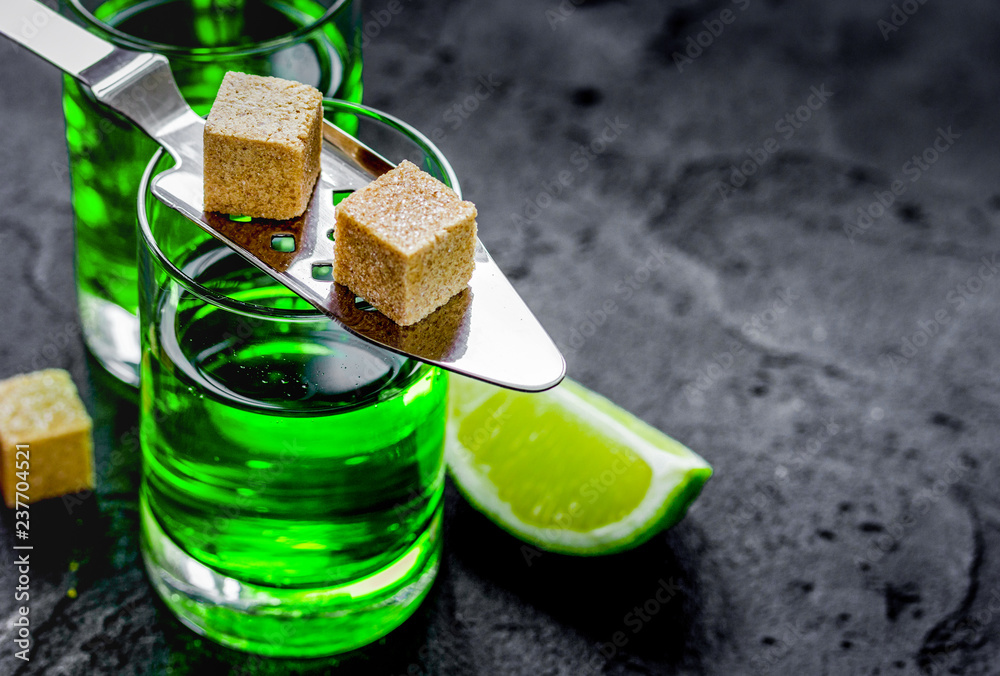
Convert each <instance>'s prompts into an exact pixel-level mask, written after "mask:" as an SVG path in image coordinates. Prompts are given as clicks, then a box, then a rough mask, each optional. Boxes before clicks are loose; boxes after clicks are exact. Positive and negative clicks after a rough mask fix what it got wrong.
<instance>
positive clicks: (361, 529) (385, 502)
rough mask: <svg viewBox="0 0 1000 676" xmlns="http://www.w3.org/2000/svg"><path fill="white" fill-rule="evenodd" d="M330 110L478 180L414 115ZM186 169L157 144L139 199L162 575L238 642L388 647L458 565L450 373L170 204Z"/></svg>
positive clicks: (194, 621) (173, 599)
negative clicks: (349, 317) (173, 176)
mask: <svg viewBox="0 0 1000 676" xmlns="http://www.w3.org/2000/svg"><path fill="white" fill-rule="evenodd" d="M325 106H326V113H327V116H328V117H330V116H336V118H337V119H338V120H344V119H349V120H351V121H353V122H354V126H355V127H356V129H357V134H358V136H359V137H360V138H361V140H362V141H364V142H366V143H368V144H369V145H370V146H371V147H373V148H374V149H375V150H376V151H378V152H380V153H381V154H382V155H383V156H385V157H387V158H388V159H390V160H393V161H399V160H401V159H403V158H406V159H409V160H410V161H412V162H414V163H415V164H417V165H418V166H422V167H423V168H424V169H425V170H426V171H428V172H430V173H431V174H432V175H435V176H436V177H437V178H439V179H440V180H442V181H443V182H445V183H447V184H449V185H451V186H452V187H453V188H455V189H456V191H458V190H459V187H458V184H457V180H456V179H455V177H454V174H453V173H452V170H451V168H450V166H449V165H448V163H447V161H446V160H445V159H444V158H443V157H442V156H441V155H440V154H439V153H438V151H437V150H436V149H435V148H433V146H432V145H431V144H430V143H429V142H427V141H426V139H424V138H423V137H422V136H420V134H419V133H418V132H416V131H415V130H413V129H412V128H410V127H408V126H407V125H405V124H404V123H401V122H399V121H397V120H394V119H393V118H390V117H388V116H385V115H384V114H382V113H378V112H376V111H372V110H370V109H367V108H364V107H361V106H359V105H356V104H351V103H346V102H332V101H328V102H326V103H325ZM171 164H172V160H171V159H170V158H169V157H168V156H165V155H164V154H163V153H162V152H158V153H157V154H156V156H155V157H154V158H153V160H152V162H150V164H149V166H148V168H147V170H146V173H145V175H144V176H143V179H142V182H141V184H140V187H139V203H138V222H139V238H140V251H139V268H140V280H139V296H140V299H139V306H140V318H141V333H142V378H141V387H140V399H141V422H140V428H141V434H140V437H141V443H142V452H143V481H142V489H141V495H140V508H141V523H142V552H143V557H144V560H145V563H146V567H147V571H148V573H149V576H150V579H151V581H152V583H153V585H154V587H155V588H156V590H157V591H158V592H159V594H160V596H161V597H162V598H163V600H164V601H165V602H166V604H167V605H168V606H169V607H170V608H171V609H172V610H173V612H174V613H175V614H176V615H177V616H178V617H179V618H180V619H181V621H183V622H184V623H185V624H187V625H188V626H190V627H191V628H193V629H194V630H195V631H197V632H199V633H202V634H204V635H207V636H209V637H211V638H213V639H215V640H217V641H220V642H222V643H224V644H227V645H229V646H232V647H235V648H239V649H243V650H248V651H252V652H257V653H261V654H266V655H274V656H296V657H306V656H318V655H327V654H333V653H338V652H343V651H347V650H351V649H353V648H357V647H360V646H362V645H365V644H367V643H370V642H372V641H373V640H375V639H377V638H379V637H381V636H383V635H385V634H386V633H388V632H389V631H391V630H392V629H393V628H395V627H396V626H398V625H399V624H400V623H402V622H403V621H404V620H405V619H406V618H407V617H408V616H409V615H410V614H412V613H413V612H414V611H415V610H416V608H417V606H418V605H419V603H420V601H421V600H422V599H423V598H424V596H425V595H426V594H427V593H428V590H429V588H430V586H431V583H432V582H433V580H434V577H435V574H436V572H437V569H438V563H439V559H440V547H441V514H442V493H443V485H444V484H443V482H444V465H443V458H442V453H443V443H444V425H445V403H446V394H447V379H446V374H445V372H443V371H441V370H439V369H437V368H434V367H431V366H428V365H426V364H422V363H420V362H417V361H414V360H412V359H409V358H406V357H403V356H400V355H398V354H395V353H392V352H388V351H386V350H383V349H381V348H378V347H375V346H373V345H370V344H368V343H366V342H364V341H362V340H360V339H358V338H355V337H353V336H351V335H350V334H348V333H347V332H346V331H345V330H343V329H342V328H340V327H339V325H337V324H335V323H334V322H332V321H331V320H329V319H328V318H327V317H326V316H325V315H323V314H321V313H319V312H318V311H316V310H315V309H313V308H312V307H311V306H310V305H308V304H307V303H306V302H305V301H303V300H301V299H300V298H299V297H298V296H296V295H294V294H293V293H292V292H291V291H289V290H288V289H287V288H285V287H283V286H280V285H278V284H277V283H276V282H275V281H274V280H273V279H272V278H271V277H269V276H267V275H266V274H264V273H263V272H261V271H260V270H258V269H257V268H256V267H254V266H252V265H251V264H249V263H247V262H246V261H245V260H243V259H242V258H241V257H240V256H239V255H237V254H236V253H234V252H232V251H231V250H230V249H228V248H227V247H226V246H225V245H223V244H222V243H221V242H219V241H217V240H215V239H213V238H212V237H210V236H209V235H207V234H206V233H205V232H204V231H202V230H201V229H200V228H199V227H198V226H196V225H194V224H193V223H191V222H189V221H187V220H186V219H185V218H184V217H183V216H181V215H180V214H178V213H176V212H174V211H172V210H171V209H169V208H167V207H166V206H164V205H163V204H161V203H160V202H159V201H158V200H156V199H155V198H153V197H152V195H151V193H150V192H149V182H150V180H151V179H152V177H154V176H155V175H157V174H158V173H159V172H161V171H164V170H166V169H168V168H169V167H170V166H171ZM245 227H248V228H254V227H270V228H275V227H277V231H280V223H279V224H277V225H275V224H274V222H270V225H269V224H261V223H255V222H250V223H246V225H245ZM277 231H276V232H277ZM272 242H274V247H275V249H276V250H279V251H285V250H286V249H287V248H288V247H286V246H284V243H283V242H282V241H281V237H275V238H274V239H272ZM296 245H298V244H296Z"/></svg>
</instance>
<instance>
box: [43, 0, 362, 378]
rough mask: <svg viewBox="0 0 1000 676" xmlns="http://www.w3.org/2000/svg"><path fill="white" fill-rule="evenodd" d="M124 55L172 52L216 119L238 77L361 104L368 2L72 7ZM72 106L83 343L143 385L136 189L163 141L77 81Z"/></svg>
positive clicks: (125, 2)
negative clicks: (231, 74) (216, 108)
mask: <svg viewBox="0 0 1000 676" xmlns="http://www.w3.org/2000/svg"><path fill="white" fill-rule="evenodd" d="M61 2H63V4H64V7H65V13H66V14H68V15H69V16H71V17H72V18H74V19H75V20H77V21H78V22H80V23H81V24H82V25H83V26H84V27H86V28H88V29H89V30H91V31H92V32H94V33H96V34H97V35H99V36H100V37H102V38H104V39H105V40H108V41H109V42H112V43H114V44H116V45H118V46H120V47H124V48H127V49H133V50H139V51H152V52H158V53H161V54H164V55H166V56H167V58H168V59H170V66H171V69H172V71H173V74H174V79H175V80H176V81H177V84H178V86H179V87H180V89H181V92H182V93H183V94H184V97H185V98H186V99H187V101H188V103H189V104H191V106H192V107H193V108H194V109H195V111H196V112H198V113H200V114H207V113H208V111H209V109H210V108H211V105H212V101H214V99H215V95H216V93H217V92H218V89H219V84H220V83H221V82H222V78H223V76H224V75H225V74H226V72H227V71H230V70H235V71H241V72H245V73H253V74H256V75H272V76H275V77H282V78H286V79H290V80H297V81H299V82H303V83H305V84H309V85H312V86H314V87H316V88H317V89H319V90H320V91H321V92H323V93H324V95H326V96H333V97H337V98H340V99H345V100H348V101H356V102H360V101H361V31H360V20H361V17H360V12H361V8H360V1H359V0H61ZM63 109H64V113H65V117H66V141H67V146H68V149H69V169H70V184H71V190H72V201H73V212H74V220H75V231H76V278H77V290H78V296H79V298H78V300H79V305H80V317H81V322H82V325H83V336H84V339H85V341H86V343H87V346H88V347H89V348H90V350H91V352H92V353H93V354H94V355H95V356H96V357H97V359H98V361H100V362H101V363H102V364H103V365H104V366H105V368H107V369H108V370H109V371H110V372H111V373H113V374H114V375H115V376H116V377H118V378H119V379H120V380H123V381H125V382H127V383H130V384H132V385H138V377H139V330H138V319H137V316H136V314H137V308H138V298H137V296H136V258H135V256H136V237H135V187H136V185H138V183H139V179H140V178H141V176H142V171H143V169H144V167H145V166H146V162H147V161H148V160H149V156H150V155H151V154H152V153H153V151H155V150H156V148H157V146H156V144H155V143H154V142H153V141H152V140H150V139H149V138H148V137H147V136H146V135H145V134H143V133H142V132H141V131H139V130H138V129H137V128H136V127H134V126H133V125H132V124H131V123H130V122H129V121H128V120H126V119H125V118H123V117H122V116H121V115H119V114H117V113H116V112H114V111H112V110H110V109H109V108H107V107H106V106H104V105H102V104H100V103H98V102H97V101H96V100H95V99H94V97H93V95H92V94H91V92H90V90H89V89H88V88H87V87H85V86H83V85H81V84H80V83H78V82H77V81H75V80H73V79H72V78H70V77H69V76H66V78H65V81H64V93H63Z"/></svg>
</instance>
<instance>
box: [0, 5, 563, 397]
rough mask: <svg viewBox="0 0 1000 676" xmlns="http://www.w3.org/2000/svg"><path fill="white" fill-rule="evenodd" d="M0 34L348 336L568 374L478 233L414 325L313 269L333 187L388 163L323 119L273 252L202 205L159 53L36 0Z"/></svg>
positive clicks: (457, 365)
mask: <svg viewBox="0 0 1000 676" xmlns="http://www.w3.org/2000/svg"><path fill="white" fill-rule="evenodd" d="M0 34H3V35H5V36H7V37H8V38H10V39H12V40H14V41H15V42H18V43H19V44H21V45H23V46H25V47H27V48H28V49H29V50H31V51H33V52H35V53H36V54H38V55H39V56H41V57H43V58H45V59H46V60H48V61H49V62H51V63H52V64H54V65H56V66H58V67H59V68H60V69H62V70H63V71H65V72H66V73H68V74H70V75H71V76H73V77H75V78H76V79H78V80H80V81H81V82H82V83H83V84H85V85H87V86H88V87H90V88H91V90H92V91H93V93H94V96H95V97H96V98H97V100H98V101H101V102H102V103H104V104H105V105H107V106H109V107H110V108H113V109H114V110H117V111H118V112H120V113H121V114H123V115H125V116H126V117H128V118H129V119H130V120H132V121H133V122H134V123H135V124H136V126H138V127H139V128H140V129H142V130H143V131H144V132H146V133H147V134H149V135H150V136H151V137H152V138H153V139H154V140H156V141H157V142H158V143H159V144H160V145H161V146H163V147H164V148H165V149H166V150H167V152H169V153H170V155H171V156H172V157H173V158H174V160H175V161H176V162H177V164H176V166H175V167H174V168H173V169H171V170H169V171H167V172H164V173H162V174H160V175H159V176H157V177H156V178H155V179H154V180H153V182H152V191H153V194H154V195H156V197H157V198H159V199H160V200H161V201H163V202H164V203H165V204H167V205H168V206H170V207H172V208H174V209H176V210H177V211H179V212H181V213H182V214H184V215H185V216H187V217H188V218H189V219H191V220H192V221H193V222H195V223H197V224H198V225H199V226H201V227H202V228H204V229H205V230H206V231H208V232H209V233H210V234H212V235H213V236H214V237H216V238H218V239H219V240H221V241H223V242H225V243H226V244H227V245H228V246H230V247H231V248H232V249H233V250H235V251H236V252H237V253H239V254H240V255H242V256H243V257H244V258H245V259H247V260H248V261H249V262H251V263H253V264H254V265H256V266H257V267H259V268H260V269H261V270H263V271H264V272H266V273H268V274H269V275H271V276H272V277H274V279H276V280H277V281H278V282H280V283H281V284H283V285H285V286H287V287H288V288H289V289H291V290H292V291H294V292H295V293H297V294H298V295H299V296H301V297H302V298H304V299H305V300H306V301H308V302H309V303H311V304H312V305H314V306H315V307H316V308H318V309H319V310H321V311H323V312H324V313H326V314H327V315H329V316H330V317H331V318H333V319H334V320H336V321H337V322H339V323H340V324H341V325H343V326H344V327H345V328H346V329H347V330H348V331H350V332H351V333H354V334H356V335H358V336H360V337H361V338H363V339H365V340H368V341H370V342H372V343H375V344H377V345H380V346H381V347H385V348H388V349H390V350H393V351H395V352H399V353H401V354H405V355H408V356H411V357H415V358H416V359H419V360H421V361H424V362H427V363H430V364H435V365H437V366H440V367H442V368H445V369H448V370H450V371H454V372H456V373H461V374H464V375H467V376H471V377H473V378H477V379H479V380H483V381H486V382H490V383H493V384H495V385H500V386H503V387H508V388H511V389H516V390H525V391H541V390H545V389H548V388H550V387H554V386H555V385H557V384H558V383H559V381H560V380H562V378H563V377H564V376H565V374H566V362H565V361H564V359H563V357H562V354H561V353H560V352H559V349H558V348H557V347H556V345H555V344H554V343H553V342H552V339H551V338H550V337H549V336H548V334H547V333H546V332H545V329H543V328H542V326H541V324H539V322H538V320H537V319H536V318H535V316H534V315H533V314H532V313H531V311H530V310H529V309H528V307H527V306H526V305H525V303H524V301H523V300H522V299H521V297H520V296H519V295H518V293H517V291H515V290H514V287H512V286H511V285H510V282H509V281H507V278H506V277H504V274H503V272H501V271H500V268H499V267H498V266H497V264H496V263H495V262H494V261H493V259H492V258H491V257H490V254H489V252H487V251H486V248H485V247H484V246H483V245H482V242H478V241H477V243H476V254H475V256H476V269H475V272H474V273H473V276H472V281H471V282H469V288H467V289H466V290H465V291H463V292H462V293H460V294H458V295H457V296H455V297H454V298H452V299H451V301H449V302H448V303H447V304H446V305H445V306H444V307H442V308H440V309H439V310H437V311H435V312H434V313H432V314H431V315H430V316H429V317H427V318H426V319H423V320H421V321H420V322H418V323H416V324H414V325H413V326H407V327H401V326H398V325H397V324H395V323H394V322H393V321H391V320H390V319H388V318H387V317H385V316H384V315H382V314H381V313H379V312H377V311H374V310H372V309H371V308H370V307H366V306H365V305H364V304H361V303H358V302H356V297H355V295H354V294H353V293H352V292H350V291H349V290H348V289H347V288H346V287H342V286H340V285H337V284H334V283H332V282H331V281H330V280H329V278H325V279H324V277H325V275H322V274H320V275H317V274H315V271H316V270H322V271H324V272H325V271H327V270H328V269H329V265H330V263H331V262H332V260H333V242H332V241H331V240H330V239H329V238H328V237H327V233H328V232H329V231H330V230H331V229H332V228H333V226H334V206H333V192H334V191H345V190H356V189H358V188H361V187H363V186H365V185H367V184H368V183H369V182H370V181H371V180H372V179H374V178H375V177H377V176H379V175H381V174H382V173H385V172H386V171H388V170H389V169H391V168H392V166H393V165H392V164H390V163H389V162H387V161H386V160H385V159H383V158H382V157H380V156H379V155H378V154H376V153H375V152H373V151H372V150H370V149H369V148H367V147H366V146H365V145H364V144H362V143H361V142H359V141H358V140H357V139H355V138H353V137H352V136H350V135H348V134H346V133H344V132H343V131H341V130H340V129H338V128H337V127H335V126H333V125H332V124H330V123H329V122H326V123H325V126H324V130H323V138H324V143H323V154H322V160H321V162H322V174H321V176H320V180H319V181H317V187H316V190H315V192H314V194H313V198H312V202H311V205H310V208H309V209H308V210H307V212H306V214H305V215H304V216H303V217H301V218H300V219H298V220H296V221H293V222H291V223H287V224H283V226H284V225H287V226H288V227H287V228H283V231H285V232H289V231H290V232H293V233H294V236H295V238H296V242H295V250H294V251H292V252H288V253H283V252H279V251H275V249H274V248H273V247H272V243H271V232H270V231H269V230H266V229H263V228H256V227H253V226H251V227H248V225H247V224H245V223H235V222H233V221H231V220H230V219H229V218H228V217H226V216H223V215H220V214H215V213H211V212H205V211H203V210H202V206H203V201H202V198H203V195H202V168H203V164H202V136H203V132H204V126H205V122H204V120H203V119H202V118H201V117H200V116H199V115H197V114H196V113H195V112H194V111H193V110H192V109H191V107H190V106H189V105H188V104H187V103H186V102H185V101H184V98H183V97H182V96H181V94H180V91H179V90H178V88H177V84H176V83H175V82H174V78H173V75H172V74H171V72H170V65H169V63H168V61H167V59H166V58H165V57H164V56H162V55H160V54H151V53H147V52H136V51H131V50H127V49H121V48H119V47H116V46H115V45H112V44H110V43H108V42H105V41H104V40H101V39H100V38H98V37H97V36H96V35H93V34H92V33H89V32H87V31H86V30H84V29H83V28H81V27H79V26H77V25H76V24H74V23H72V22H71V21H69V20H68V19H65V18H64V17H62V16H60V15H59V14H56V13H55V12H53V11H52V10H50V9H48V8H47V7H45V6H44V5H42V4H40V3H38V2H34V0H3V1H2V3H0ZM386 117H389V116H386ZM390 119H392V118H390ZM394 121H396V120H394ZM397 122H398V121H397ZM423 140H425V141H426V139H423ZM428 144H429V142H428Z"/></svg>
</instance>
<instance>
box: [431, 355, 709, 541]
mask: <svg viewBox="0 0 1000 676" xmlns="http://www.w3.org/2000/svg"><path fill="white" fill-rule="evenodd" d="M449 402H450V403H449V415H448V434H447V437H446V439H447V441H446V443H445V458H446V459H447V462H448V468H449V470H450V472H451V475H452V478H453V479H454V480H455V483H456V484H457V485H458V488H459V490H460V491H461V492H462V493H463V494H464V495H465V497H466V498H467V499H468V500H469V502H470V503H472V505H473V506H474V507H475V508H476V509H478V510H479V511H481V512H482V513H483V514H485V515H486V516H487V517H489V518H490V519H491V520H492V521H494V522H495V523H496V524H497V525H499V526H500V527H501V528H503V529H504V530H506V531H508V532H509V533H511V534H512V535H514V536H515V537H517V538H520V539H521V540H524V541H526V542H529V543H532V544H534V545H535V546H537V547H538V548H539V549H545V550H548V551H552V552H560V553H563V554H579V555H597V554H610V553H612V552H619V551H622V550H625V549H629V548H631V547H635V546H637V545H640V544H642V543H643V542H645V541H646V540H648V539H649V538H651V537H652V536H653V535H655V534H656V533H658V532H659V531H661V530H663V529H664V528H669V527H670V526H672V525H674V524H675V523H677V522H678V521H680V520H681V519H682V518H683V517H684V514H685V513H686V512H687V509H688V507H689V506H690V505H691V503H692V502H693V501H694V499H695V498H696V497H698V494H699V493H700V492H701V488H702V486H704V485H705V482H706V481H708V478H709V477H710V476H712V468H711V467H710V466H709V465H708V463H706V462H705V461H704V460H703V459H702V458H700V457H699V456H698V455H696V454H695V453H694V452H692V451H691V450H689V449H688V448H686V447H685V446H684V445H682V444H680V443H678V442H677V441H674V440H673V439H671V438H670V437H668V436H666V435H665V434H663V433H662V432H660V431H659V430H657V429H655V428H653V427H651V426H649V425H647V424H646V423H645V422H643V421H641V420H639V419H638V418H636V417H635V416H634V415H632V414H631V413H629V412H628V411H626V410H624V409H622V408H619V407H618V406H615V405H614V404H613V403H611V402H610V401H608V400H607V399H605V398H604V397H602V396H600V395H599V394H596V393H594V392H592V391H590V390H588V389H587V388H585V387H584V386H582V385H580V384H579V383H576V382H573V381H571V380H569V379H568V378H567V379H566V380H564V381H563V383H562V384H561V385H559V386H558V387H556V388H555V389H552V390H549V391H548V392H543V393H541V394H525V393H522V392H513V391H511V390H505V389H501V388H498V387H494V386H492V385H486V384H484V383H481V382H478V381H475V380H470V379H468V378H463V377H461V376H457V375H452V376H451V392H450V397H449Z"/></svg>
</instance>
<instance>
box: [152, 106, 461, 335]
mask: <svg viewBox="0 0 1000 676" xmlns="http://www.w3.org/2000/svg"><path fill="white" fill-rule="evenodd" d="M323 108H324V110H325V111H327V112H329V111H335V112H347V113H354V114H357V115H361V116H364V117H368V118H370V119H373V120H376V121H378V122H381V123H383V124H386V125H387V126H389V127H391V128H394V129H395V130H396V131H399V132H401V133H403V134H404V135H406V136H407V137H409V139H410V140H411V141H414V142H415V143H416V145H417V146H418V147H420V148H421V149H422V150H423V151H424V152H426V153H427V154H428V156H429V157H431V158H432V159H433V160H434V162H435V163H436V164H437V165H438V167H439V168H440V169H441V171H442V173H443V174H444V176H445V177H446V178H447V180H448V182H449V184H450V186H451V189H452V190H454V191H455V193H457V194H458V196H459V197H461V196H462V188H461V186H460V185H459V182H458V177H457V176H456V175H455V170H454V169H453V168H452V166H451V163H450V162H448V158H446V157H445V156H444V154H443V153H442V152H441V150H440V149H439V148H438V147H437V146H436V145H434V143H432V142H431V140H430V139H428V138H427V137H426V136H425V135H424V134H422V133H421V132H420V131H418V130H417V129H415V128H413V127H412V126H410V125H409V124H407V123H406V122H404V121H403V120H401V119H399V118H398V117H395V116H393V115H390V114H388V113H385V112H382V111H380V110H377V109H375V108H370V107H368V106H364V105H361V104H360V103H353V102H351V101H344V100H342V99H323ZM375 150H376V151H377V150H378V149H377V148H376V149H375ZM165 155H167V153H166V151H164V149H163V148H162V147H161V148H157V149H156V152H155V153H153V156H152V157H151V158H150V160H149V163H148V164H147V165H146V168H145V169H144V170H143V173H142V179H141V180H140V181H139V189H138V190H137V193H138V194H137V196H136V216H137V222H138V231H139V235H140V236H141V237H142V245H143V246H145V247H146V249H147V250H148V251H149V252H150V254H152V255H153V257H155V258H156V260H157V262H158V263H159V264H160V265H162V266H163V268H164V269H165V270H166V272H167V274H168V275H169V276H170V277H171V278H172V279H173V281H175V282H176V283H178V284H180V285H181V286H182V287H184V288H185V289H186V290H187V291H189V292H191V293H193V294H194V295H195V296H197V297H198V298H201V299H202V300H204V301H205V302H207V303H210V304H212V305H214V306H215V307H218V308H220V309H224V310H228V311H230V312H235V313H237V314H241V315H244V316H247V317H264V318H268V319H282V320H287V321H296V320H297V321H315V320H316V319H318V318H323V317H327V315H326V314H325V313H323V312H321V311H320V310H318V309H316V308H312V307H310V308H309V309H307V310H291V309H288V308H274V307H268V306H265V305H257V304H256V303H248V302H246V301H241V300H236V299H234V298H230V297H229V296H224V295H222V294H220V293H217V292H215V291H213V290H211V289H208V288H206V287H204V286H202V285H201V284H199V283H198V282H197V281H195V280H194V279H192V278H191V277H189V276H188V275H187V274H185V273H184V271H182V270H181V269H180V268H178V267H177V266H176V265H174V263H173V261H171V260H170V259H169V258H168V257H167V255H166V254H165V253H164V252H163V250H162V249H161V248H160V245H159V244H158V243H157V242H156V238H155V237H154V236H153V231H152V226H151V225H150V223H149V219H148V217H147V215H146V205H147V203H148V200H147V194H148V196H149V198H150V199H156V198H155V197H154V196H153V194H152V192H151V191H150V187H149V186H150V182H151V181H152V180H153V176H154V172H156V166H157V165H158V164H159V163H160V160H161V159H163V157H164V156H165ZM164 171H165V170H164ZM156 173H157V174H159V173H160V172H156ZM167 208H169V207H167ZM191 227H194V228H197V227H199V226H198V225H196V224H194V223H191ZM234 253H235V252H234ZM236 255H239V254H236ZM245 262H246V264H247V265H248V266H251V265H253V263H251V262H250V261H245Z"/></svg>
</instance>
